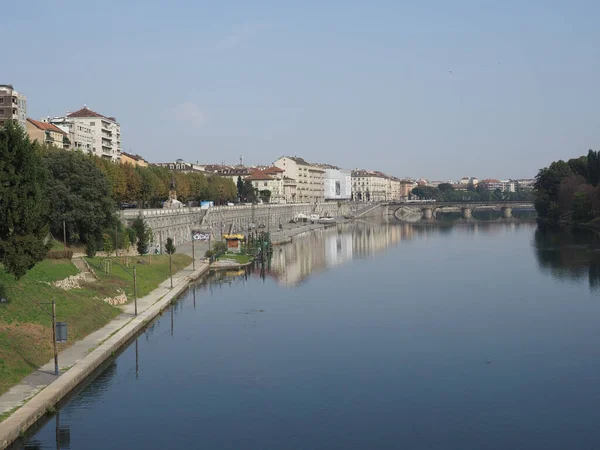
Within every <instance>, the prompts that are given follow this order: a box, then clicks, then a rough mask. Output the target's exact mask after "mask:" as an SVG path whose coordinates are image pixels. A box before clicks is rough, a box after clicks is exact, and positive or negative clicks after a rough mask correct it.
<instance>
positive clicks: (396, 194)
mask: <svg viewBox="0 0 600 450" xmlns="http://www.w3.org/2000/svg"><path fill="white" fill-rule="evenodd" d="M402 192H403V190H402V183H401V182H400V180H399V179H398V178H395V177H389V178H388V179H387V192H386V200H387V201H391V202H395V201H398V200H400V199H401V198H402Z"/></svg>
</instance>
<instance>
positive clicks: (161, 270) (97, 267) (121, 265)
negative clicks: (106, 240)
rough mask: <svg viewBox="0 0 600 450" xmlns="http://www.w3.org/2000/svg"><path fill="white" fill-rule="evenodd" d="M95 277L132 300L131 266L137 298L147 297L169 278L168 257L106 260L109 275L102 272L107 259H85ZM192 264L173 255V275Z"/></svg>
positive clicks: (133, 257)
mask: <svg viewBox="0 0 600 450" xmlns="http://www.w3.org/2000/svg"><path fill="white" fill-rule="evenodd" d="M86 259H87V261H88V262H89V263H90V265H91V266H92V268H93V269H94V271H95V272H96V275H98V277H99V278H100V279H101V280H102V282H103V283H107V284H109V285H113V286H115V287H118V288H119V289H122V290H123V291H125V293H126V294H127V297H128V298H130V299H133V266H134V265H135V266H136V271H137V287H138V298H139V297H143V296H145V295H148V294H149V293H150V292H152V291H153V290H154V289H156V288H157V287H158V285H159V284H160V283H162V282H163V281H165V280H166V279H168V278H169V255H152V256H151V257H149V256H148V255H145V256H128V257H127V256H123V257H118V258H117V257H111V258H108V260H110V261H111V262H112V268H111V270H110V273H106V272H105V271H104V260H106V259H107V258H103V257H95V258H86ZM191 263H192V258H191V257H190V256H188V255H184V254H177V253H175V254H174V255H173V274H175V273H176V272H178V271H180V270H181V269H184V268H186V267H187V266H189V265H190V264H191Z"/></svg>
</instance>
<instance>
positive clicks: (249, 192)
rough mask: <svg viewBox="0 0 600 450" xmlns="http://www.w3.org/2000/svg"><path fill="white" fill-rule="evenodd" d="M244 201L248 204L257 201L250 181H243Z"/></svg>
mask: <svg viewBox="0 0 600 450" xmlns="http://www.w3.org/2000/svg"><path fill="white" fill-rule="evenodd" d="M244 200H245V201H247V202H249V203H256V202H257V201H258V195H257V193H256V189H254V186H253V185H252V181H250V180H244Z"/></svg>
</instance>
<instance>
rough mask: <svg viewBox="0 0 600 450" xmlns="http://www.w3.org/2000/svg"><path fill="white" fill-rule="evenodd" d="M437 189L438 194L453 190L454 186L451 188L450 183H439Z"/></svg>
mask: <svg viewBox="0 0 600 450" xmlns="http://www.w3.org/2000/svg"><path fill="white" fill-rule="evenodd" d="M437 188H438V190H439V191H440V192H443V193H446V192H450V191H453V190H454V186H452V185H451V184H450V183H440V184H439V185H438V187H437Z"/></svg>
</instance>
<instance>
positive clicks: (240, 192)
mask: <svg viewBox="0 0 600 450" xmlns="http://www.w3.org/2000/svg"><path fill="white" fill-rule="evenodd" d="M236 187H237V195H238V198H239V199H240V200H241V199H243V198H244V197H245V192H246V191H245V190H244V182H243V181H242V177H240V176H238V179H237V183H236Z"/></svg>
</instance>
